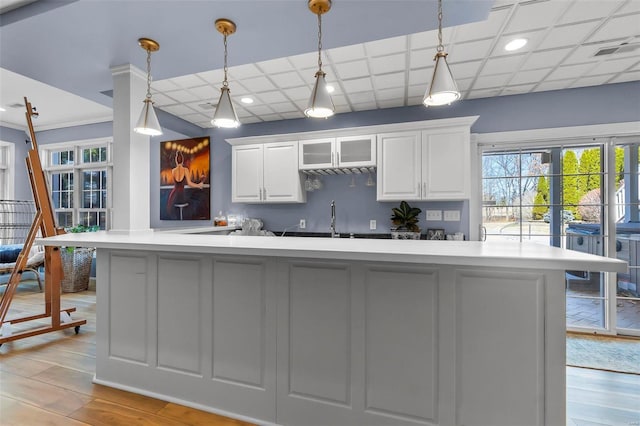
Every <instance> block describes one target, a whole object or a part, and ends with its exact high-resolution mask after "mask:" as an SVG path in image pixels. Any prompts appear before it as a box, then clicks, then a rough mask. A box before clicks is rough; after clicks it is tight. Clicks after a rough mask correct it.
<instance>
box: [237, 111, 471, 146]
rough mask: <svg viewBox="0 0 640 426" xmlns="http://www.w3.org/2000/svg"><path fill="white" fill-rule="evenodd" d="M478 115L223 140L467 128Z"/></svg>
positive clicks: (244, 141) (248, 141)
mask: <svg viewBox="0 0 640 426" xmlns="http://www.w3.org/2000/svg"><path fill="white" fill-rule="evenodd" d="M479 117H480V116H479V115H473V116H469V117H454V118H443V119H438V120H421V121H408V122H405V123H391V124H376V125H372V126H359V127H344V128H337V129H329V130H316V131H312V132H295V133H281V134H277V135H265V136H247V137H243V138H230V139H225V140H226V141H227V143H229V144H230V145H247V144H253V143H269V142H278V141H282V140H283V139H285V138H286V139H290V140H310V139H320V138H332V137H337V136H359V135H363V134H370V133H388V132H402V131H409V130H427V129H437V128H439V127H452V126H468V127H471V125H472V124H473V123H475V121H476V120H477V119H478V118H479Z"/></svg>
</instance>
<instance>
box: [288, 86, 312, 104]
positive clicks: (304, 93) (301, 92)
mask: <svg viewBox="0 0 640 426" xmlns="http://www.w3.org/2000/svg"><path fill="white" fill-rule="evenodd" d="M283 92H284V94H285V95H287V96H288V97H289V99H291V100H294V101H298V100H302V99H309V96H310V95H311V88H309V87H306V86H305V87H295V88H293V89H285V90H283Z"/></svg>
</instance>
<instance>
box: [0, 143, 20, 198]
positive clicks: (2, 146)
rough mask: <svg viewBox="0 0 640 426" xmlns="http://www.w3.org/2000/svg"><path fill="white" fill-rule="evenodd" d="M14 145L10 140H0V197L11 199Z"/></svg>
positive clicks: (14, 158) (14, 170)
mask: <svg viewBox="0 0 640 426" xmlns="http://www.w3.org/2000/svg"><path fill="white" fill-rule="evenodd" d="M15 165H16V147H15V144H14V143H12V142H3V141H0V173H1V174H2V179H1V180H0V199H3V200H13V198H14V197H15V179H16V166H15Z"/></svg>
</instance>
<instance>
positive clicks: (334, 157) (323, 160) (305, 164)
mask: <svg viewBox="0 0 640 426" xmlns="http://www.w3.org/2000/svg"><path fill="white" fill-rule="evenodd" d="M299 162H300V170H310V169H331V168H349V167H375V165H376V135H364V136H345V137H336V138H324V139H311V140H303V141H300V159H299Z"/></svg>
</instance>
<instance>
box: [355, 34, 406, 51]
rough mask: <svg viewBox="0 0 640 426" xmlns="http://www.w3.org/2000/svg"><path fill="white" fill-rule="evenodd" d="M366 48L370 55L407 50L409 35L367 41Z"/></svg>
mask: <svg viewBox="0 0 640 426" xmlns="http://www.w3.org/2000/svg"><path fill="white" fill-rule="evenodd" d="M364 48H365V50H366V52H367V55H369V56H385V55H393V54H395V53H398V52H402V51H405V50H407V36H402V37H393V38H388V39H385V40H376V41H372V42H369V43H365V44H364Z"/></svg>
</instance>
